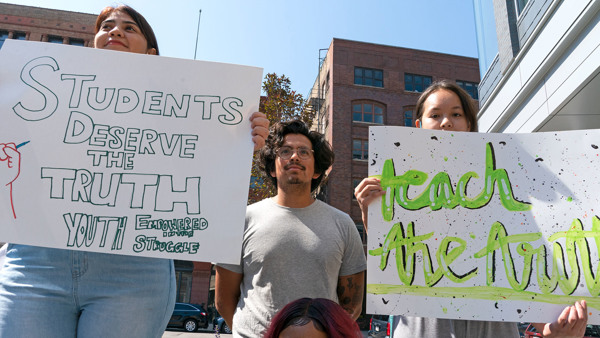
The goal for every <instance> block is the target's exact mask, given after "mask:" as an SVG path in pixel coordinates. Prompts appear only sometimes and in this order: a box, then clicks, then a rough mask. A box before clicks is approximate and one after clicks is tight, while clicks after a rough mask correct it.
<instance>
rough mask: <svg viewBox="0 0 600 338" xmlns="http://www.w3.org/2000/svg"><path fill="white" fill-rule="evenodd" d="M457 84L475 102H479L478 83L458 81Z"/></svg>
mask: <svg viewBox="0 0 600 338" xmlns="http://www.w3.org/2000/svg"><path fill="white" fill-rule="evenodd" d="M456 84H457V85H459V86H460V88H462V89H464V90H465V91H466V92H467V93H469V95H471V97H472V98H473V99H475V100H479V92H478V85H477V83H473V82H467V81H459V80H457V81H456Z"/></svg>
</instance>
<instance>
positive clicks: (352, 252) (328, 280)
mask: <svg viewBox="0 0 600 338" xmlns="http://www.w3.org/2000/svg"><path fill="white" fill-rule="evenodd" d="M333 158H334V155H333V151H332V150H331V147H330V145H329V143H328V142H327V141H326V140H325V138H324V136H323V135H322V134H320V133H317V132H314V131H309V129H308V128H307V126H306V125H305V124H304V123H302V122H300V121H291V122H286V123H279V124H276V125H275V126H274V127H273V130H272V131H271V134H270V135H269V137H268V139H267V142H266V146H265V147H264V148H263V149H261V151H260V154H259V161H260V166H261V170H262V171H263V173H264V174H265V176H267V177H268V178H269V179H270V180H271V182H272V183H273V184H274V185H275V186H276V188H277V195H276V196H275V197H273V198H269V199H265V200H263V201H261V202H258V203H255V204H253V205H251V206H249V207H248V209H247V211H246V227H245V231H244V239H243V243H242V252H241V258H240V264H239V265H227V264H218V266H217V275H216V294H215V298H216V305H217V309H218V311H219V313H220V314H221V315H222V316H223V318H224V319H225V321H226V322H227V324H228V325H230V326H232V329H233V334H234V336H241V337H262V335H263V333H264V331H266V329H267V328H268V326H269V323H270V321H271V318H273V316H274V315H275V314H276V313H277V312H278V311H279V310H280V309H281V308H283V307H284V306H285V305H286V304H288V303H289V302H292V301H294V300H296V299H298V298H303V297H310V298H328V299H331V300H334V301H336V302H338V303H339V304H340V305H341V306H342V307H343V308H344V309H345V310H346V311H347V312H348V313H349V314H350V315H351V316H352V317H353V318H354V319H356V318H358V316H359V315H360V311H361V308H362V299H363V293H364V271H365V270H366V268H367V264H366V259H365V255H364V251H363V246H362V242H361V240H360V237H359V235H358V231H357V230H356V226H355V225H354V223H353V222H352V220H351V219H350V217H349V216H348V215H347V214H345V213H343V212H341V211H339V210H337V209H335V208H333V207H331V206H329V205H327V204H325V203H323V202H321V201H318V200H315V199H314V197H313V195H312V193H313V192H314V191H315V189H316V188H317V187H318V186H319V185H320V184H321V181H322V178H323V175H324V174H325V172H326V171H327V169H328V168H329V167H330V166H331V164H332V163H333Z"/></svg>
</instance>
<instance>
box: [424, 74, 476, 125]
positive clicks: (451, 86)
mask: <svg viewBox="0 0 600 338" xmlns="http://www.w3.org/2000/svg"><path fill="white" fill-rule="evenodd" d="M442 89H443V90H449V91H451V92H453V93H454V94H456V96H458V98H459V100H460V104H461V105H462V109H463V111H464V112H465V117H466V118H467V121H468V122H469V126H470V130H469V131H477V106H476V105H475V102H474V101H473V99H472V98H471V95H469V93H467V92H466V91H465V90H464V89H462V88H460V86H459V85H457V84H456V83H454V82H452V81H450V80H440V81H436V82H434V83H432V84H431V85H430V86H429V87H427V89H425V91H424V92H423V94H421V96H419V99H418V100H417V106H416V107H415V120H420V119H421V118H422V117H423V108H424V107H423V106H424V105H425V101H426V100H427V98H428V97H429V95H431V94H433V93H435V92H437V91H438V90H442Z"/></svg>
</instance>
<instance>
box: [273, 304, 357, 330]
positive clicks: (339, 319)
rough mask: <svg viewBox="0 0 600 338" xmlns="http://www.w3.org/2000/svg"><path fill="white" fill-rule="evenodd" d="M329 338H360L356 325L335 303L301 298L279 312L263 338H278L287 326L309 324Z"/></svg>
mask: <svg viewBox="0 0 600 338" xmlns="http://www.w3.org/2000/svg"><path fill="white" fill-rule="evenodd" d="M311 322H312V324H313V325H314V326H315V328H316V329H317V330H319V331H322V332H324V333H326V334H327V336H328V337H331V338H345V337H362V334H361V332H360V329H359V328H358V324H356V322H355V321H354V320H352V317H350V315H349V314H348V313H347V312H346V311H344V309H343V308H342V307H341V306H340V305H339V304H338V303H336V302H334V301H332V300H329V299H325V298H314V299H311V298H301V299H298V300H295V301H293V302H291V303H289V304H288V305H286V306H285V307H284V308H283V309H281V311H279V312H278V313H277V314H276V315H275V317H274V318H273V320H272V321H271V325H270V326H269V329H268V330H267V333H266V334H265V336H264V337H265V338H278V337H279V335H280V334H281V332H282V331H283V330H285V329H286V328H287V327H289V326H304V325H306V324H309V323H311Z"/></svg>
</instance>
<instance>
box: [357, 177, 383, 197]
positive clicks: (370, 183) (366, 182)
mask: <svg viewBox="0 0 600 338" xmlns="http://www.w3.org/2000/svg"><path fill="white" fill-rule="evenodd" d="M377 187H379V189H381V183H380V181H379V179H377V178H375V177H367V178H365V179H363V180H362V181H360V183H359V184H358V185H357V186H356V188H355V189H354V195H355V196H356V195H358V194H360V193H362V192H364V191H368V190H374V189H375V190H376V189H377Z"/></svg>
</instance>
